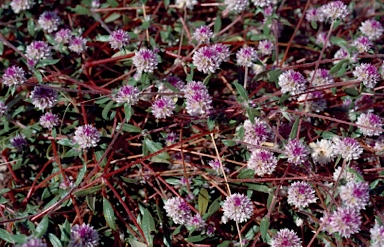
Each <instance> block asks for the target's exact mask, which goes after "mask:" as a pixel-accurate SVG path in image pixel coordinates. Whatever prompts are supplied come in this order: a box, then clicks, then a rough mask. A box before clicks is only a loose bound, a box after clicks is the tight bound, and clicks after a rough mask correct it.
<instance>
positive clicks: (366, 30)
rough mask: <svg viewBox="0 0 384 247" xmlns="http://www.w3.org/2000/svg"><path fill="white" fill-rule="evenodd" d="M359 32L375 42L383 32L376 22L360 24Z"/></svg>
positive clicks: (379, 24) (369, 21) (370, 21)
mask: <svg viewBox="0 0 384 247" xmlns="http://www.w3.org/2000/svg"><path fill="white" fill-rule="evenodd" d="M359 29H360V31H361V32H362V33H363V34H364V35H366V36H367V37H368V38H369V39H370V40H377V39H379V38H380V37H381V35H382V34H383V32H384V28H383V26H382V25H381V23H380V22H378V21H376V20H373V19H371V20H366V21H364V22H363V23H361V26H360V27H359Z"/></svg>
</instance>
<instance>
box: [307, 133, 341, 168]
mask: <svg viewBox="0 0 384 247" xmlns="http://www.w3.org/2000/svg"><path fill="white" fill-rule="evenodd" d="M309 147H310V148H311V149H312V152H311V156H312V159H313V161H314V162H316V163H318V164H321V165H325V164H328V163H329V162H331V161H332V160H333V159H334V158H335V153H334V151H333V149H334V146H333V143H332V142H331V141H330V140H325V139H322V140H321V141H317V142H316V143H314V142H311V143H310V144H309Z"/></svg>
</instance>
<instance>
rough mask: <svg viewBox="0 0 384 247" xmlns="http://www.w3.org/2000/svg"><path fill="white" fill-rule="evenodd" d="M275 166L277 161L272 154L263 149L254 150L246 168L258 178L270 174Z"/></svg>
mask: <svg viewBox="0 0 384 247" xmlns="http://www.w3.org/2000/svg"><path fill="white" fill-rule="evenodd" d="M276 166H277V159H276V157H275V156H274V155H273V153H272V152H270V151H267V150H263V149H254V150H252V152H251V157H250V158H249V160H248V163H247V167H248V169H252V170H254V171H255V173H256V174H257V175H258V176H264V175H265V174H268V175H270V174H272V172H274V171H275V169H276Z"/></svg>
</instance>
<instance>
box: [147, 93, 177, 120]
mask: <svg viewBox="0 0 384 247" xmlns="http://www.w3.org/2000/svg"><path fill="white" fill-rule="evenodd" d="M175 107H176V104H175V102H174V101H173V99H172V98H171V97H161V98H159V99H157V100H156V101H155V102H153V104H152V114H153V115H154V116H155V118H156V119H161V118H166V117H169V116H172V114H173V112H172V111H173V110H174V109H175Z"/></svg>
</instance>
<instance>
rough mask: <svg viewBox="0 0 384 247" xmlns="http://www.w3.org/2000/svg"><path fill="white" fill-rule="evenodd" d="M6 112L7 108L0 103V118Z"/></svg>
mask: <svg viewBox="0 0 384 247" xmlns="http://www.w3.org/2000/svg"><path fill="white" fill-rule="evenodd" d="M7 110H8V107H7V106H6V105H5V104H4V102H3V101H0V117H1V116H4V114H5V113H6V112H7Z"/></svg>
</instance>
